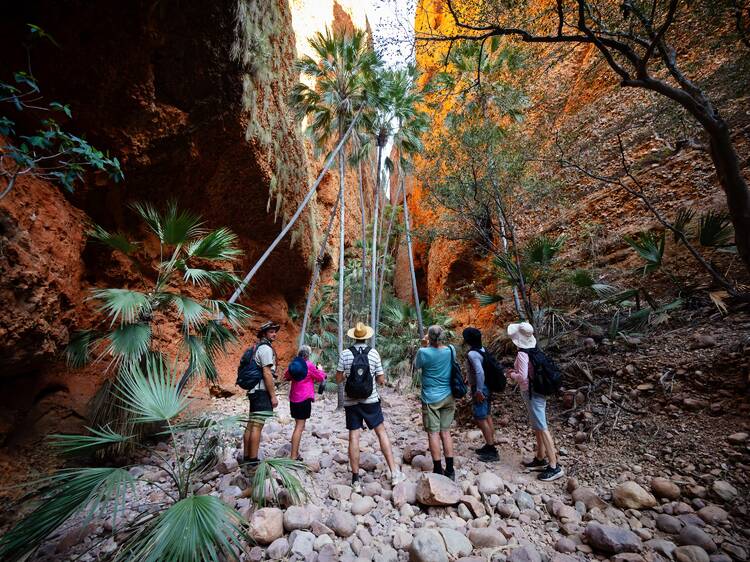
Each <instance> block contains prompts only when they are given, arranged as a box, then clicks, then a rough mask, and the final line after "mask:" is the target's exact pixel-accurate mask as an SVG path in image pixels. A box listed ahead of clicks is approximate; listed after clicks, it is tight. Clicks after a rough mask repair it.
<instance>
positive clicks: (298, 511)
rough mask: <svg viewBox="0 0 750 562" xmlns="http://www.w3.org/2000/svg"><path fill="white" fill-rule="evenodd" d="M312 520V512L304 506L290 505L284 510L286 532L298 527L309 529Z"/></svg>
mask: <svg viewBox="0 0 750 562" xmlns="http://www.w3.org/2000/svg"><path fill="white" fill-rule="evenodd" d="M312 522H313V517H312V512H311V511H310V510H309V509H307V508H305V507H302V506H299V505H292V506H290V507H288V508H287V510H286V511H285V512H284V529H285V530H286V531H287V532H288V533H289V532H292V531H296V530H298V529H309V528H310V526H311V525H312Z"/></svg>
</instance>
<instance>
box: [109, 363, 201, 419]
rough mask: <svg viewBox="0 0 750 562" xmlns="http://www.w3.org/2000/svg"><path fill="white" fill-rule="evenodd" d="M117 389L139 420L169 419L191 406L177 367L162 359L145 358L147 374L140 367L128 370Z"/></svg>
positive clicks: (117, 383) (119, 378) (120, 377)
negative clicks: (180, 385)
mask: <svg viewBox="0 0 750 562" xmlns="http://www.w3.org/2000/svg"><path fill="white" fill-rule="evenodd" d="M115 388H116V390H115V392H116V393H117V394H118V396H119V398H120V399H121V400H122V402H123V405H124V408H125V409H126V410H127V411H129V412H131V413H132V414H134V416H135V417H134V421H135V422H137V423H150V422H166V421H170V420H172V419H174V418H176V417H177V416H179V415H180V414H181V413H182V412H183V411H184V410H185V408H187V406H188V401H187V398H185V397H184V396H182V395H180V392H179V389H178V384H177V377H176V374H175V372H174V370H173V369H170V368H168V367H167V366H166V365H165V364H164V362H163V361H162V360H160V359H159V358H154V357H149V358H148V359H147V360H146V374H144V373H143V372H142V371H141V369H140V367H137V366H132V367H130V368H129V369H127V370H125V371H124V372H123V373H121V374H120V376H119V377H118V379H117V382H116V385H115Z"/></svg>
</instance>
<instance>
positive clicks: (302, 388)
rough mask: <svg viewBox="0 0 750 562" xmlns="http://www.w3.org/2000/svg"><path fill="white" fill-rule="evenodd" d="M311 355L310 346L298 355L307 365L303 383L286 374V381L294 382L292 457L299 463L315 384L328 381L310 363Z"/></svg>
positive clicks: (291, 403)
mask: <svg viewBox="0 0 750 562" xmlns="http://www.w3.org/2000/svg"><path fill="white" fill-rule="evenodd" d="M311 353H312V349H310V346H309V345H303V346H302V347H300V348H299V352H298V353H297V356H298V357H301V358H302V359H304V360H305V363H306V364H307V376H306V377H305V378H304V379H302V380H301V381H295V380H293V379H292V376H291V375H290V374H289V369H287V370H286V372H285V373H284V380H286V381H292V384H291V385H290V387H289V411H290V413H291V415H292V417H293V418H294V420H295V424H294V431H293V432H292V451H291V454H290V457H291V458H293V459H296V460H298V461H301V460H302V457H300V456H299V444H300V441H301V440H302V432H303V431H305V422H306V421H307V419H308V418H309V417H310V414H311V412H312V403H313V400H315V383H316V382H320V381H324V380H325V379H326V374H325V372H324V371H323V370H321V369H318V368H317V367H316V366H315V365H314V364H313V362H312V361H310V354H311Z"/></svg>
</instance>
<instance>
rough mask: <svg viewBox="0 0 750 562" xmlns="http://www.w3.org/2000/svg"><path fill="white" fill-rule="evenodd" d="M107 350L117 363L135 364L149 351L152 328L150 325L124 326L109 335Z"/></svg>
mask: <svg viewBox="0 0 750 562" xmlns="http://www.w3.org/2000/svg"><path fill="white" fill-rule="evenodd" d="M108 338H109V346H108V347H107V350H108V351H109V353H110V354H111V355H112V356H114V358H115V360H116V361H117V362H122V361H126V362H128V363H135V362H137V361H138V360H139V359H140V358H141V357H143V356H144V355H145V354H146V353H147V352H148V350H149V345H150V344H151V326H149V325H148V324H140V323H139V324H124V325H122V326H119V327H117V328H115V329H114V330H112V332H110V333H109V336H108Z"/></svg>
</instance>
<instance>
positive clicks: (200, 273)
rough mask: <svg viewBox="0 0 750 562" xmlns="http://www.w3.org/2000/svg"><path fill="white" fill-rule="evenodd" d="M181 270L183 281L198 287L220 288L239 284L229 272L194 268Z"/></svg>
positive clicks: (237, 279)
mask: <svg viewBox="0 0 750 562" xmlns="http://www.w3.org/2000/svg"><path fill="white" fill-rule="evenodd" d="M182 270H183V272H184V279H185V281H186V282H188V283H192V284H193V285H196V286H198V287H205V286H210V287H222V286H224V285H239V283H240V279H239V278H238V277H237V276H236V275H235V274H234V273H232V272H231V271H223V270H220V269H219V270H206V269H200V268H196V267H184V268H182Z"/></svg>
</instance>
